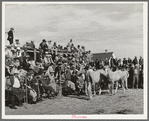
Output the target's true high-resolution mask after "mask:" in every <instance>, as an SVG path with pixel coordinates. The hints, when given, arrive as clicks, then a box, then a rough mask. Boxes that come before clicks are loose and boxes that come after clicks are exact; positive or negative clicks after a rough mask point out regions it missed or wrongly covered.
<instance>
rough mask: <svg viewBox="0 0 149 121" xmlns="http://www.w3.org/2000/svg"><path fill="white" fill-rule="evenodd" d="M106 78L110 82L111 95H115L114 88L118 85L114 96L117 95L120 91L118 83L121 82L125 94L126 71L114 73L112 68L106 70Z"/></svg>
mask: <svg viewBox="0 0 149 121" xmlns="http://www.w3.org/2000/svg"><path fill="white" fill-rule="evenodd" d="M105 70H106V77H107V79H108V81H109V89H110V91H111V94H112V95H113V92H112V90H113V88H114V84H115V83H116V89H115V91H114V94H116V92H117V89H118V82H120V81H121V84H122V88H123V91H124V92H125V87H124V82H125V80H124V79H125V76H126V73H125V72H124V71H121V70H116V71H115V72H113V71H112V70H111V69H110V68H106V69H105Z"/></svg>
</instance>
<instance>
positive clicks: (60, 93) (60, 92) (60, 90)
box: [58, 65, 62, 98]
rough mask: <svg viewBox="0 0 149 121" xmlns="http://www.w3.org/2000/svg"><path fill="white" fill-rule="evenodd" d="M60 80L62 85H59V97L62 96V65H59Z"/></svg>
mask: <svg viewBox="0 0 149 121" xmlns="http://www.w3.org/2000/svg"><path fill="white" fill-rule="evenodd" d="M59 81H60V87H59V94H58V97H59V98H62V84H61V65H60V66H59Z"/></svg>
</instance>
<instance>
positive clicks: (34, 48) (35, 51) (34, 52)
mask: <svg viewBox="0 0 149 121" xmlns="http://www.w3.org/2000/svg"><path fill="white" fill-rule="evenodd" d="M34 61H36V48H34Z"/></svg>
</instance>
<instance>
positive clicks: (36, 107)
mask: <svg viewBox="0 0 149 121" xmlns="http://www.w3.org/2000/svg"><path fill="white" fill-rule="evenodd" d="M143 102H144V101H143V89H138V90H137V89H134V90H132V89H129V90H126V92H125V93H123V91H122V90H121V89H119V90H118V92H117V94H116V95H113V96H110V95H109V94H108V93H107V91H106V90H105V91H102V94H101V95H96V96H95V97H94V98H93V100H88V99H87V98H86V96H83V95H81V96H76V95H69V96H67V97H64V96H63V97H62V98H61V99H59V98H55V99H47V98H45V99H44V100H43V101H41V102H38V103H37V104H27V109H25V108H24V107H17V108H18V109H16V110H14V109H10V108H9V107H5V111H6V112H5V114H6V115H49V114H143Z"/></svg>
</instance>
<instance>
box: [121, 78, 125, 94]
mask: <svg viewBox="0 0 149 121" xmlns="http://www.w3.org/2000/svg"><path fill="white" fill-rule="evenodd" d="M124 82H125V80H122V88H123V92H124V93H125V83H124Z"/></svg>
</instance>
